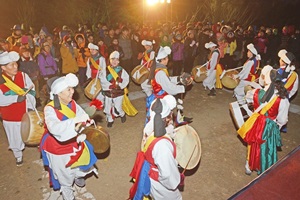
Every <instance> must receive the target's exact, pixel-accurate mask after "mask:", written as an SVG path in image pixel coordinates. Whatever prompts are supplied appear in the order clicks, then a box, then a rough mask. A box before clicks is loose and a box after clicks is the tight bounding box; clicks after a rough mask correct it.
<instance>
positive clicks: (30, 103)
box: [24, 73, 36, 110]
mask: <svg viewBox="0 0 300 200" xmlns="http://www.w3.org/2000/svg"><path fill="white" fill-rule="evenodd" d="M24 75H25V88H27V89H29V88H30V87H31V86H32V85H33V88H32V89H31V90H33V91H35V85H34V84H33V82H32V80H31V79H30V78H29V76H28V75H27V74H26V73H24ZM35 107H36V100H35V97H34V96H33V95H31V94H29V93H28V94H27V95H26V110H27V109H28V108H29V109H32V110H34V109H35Z"/></svg>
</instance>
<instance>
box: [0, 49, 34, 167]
mask: <svg viewBox="0 0 300 200" xmlns="http://www.w3.org/2000/svg"><path fill="white" fill-rule="evenodd" d="M19 58H20V56H19V54H18V53H17V52H14V51H11V52H3V53H2V54H0V66H1V70H0V108H1V112H2V119H3V126H4V130H5V133H6V136H7V139H8V143H9V148H10V149H11V150H12V152H13V154H14V157H15V158H16V165H17V166H21V165H22V164H23V152H22V151H23V150H24V148H25V145H24V143H23V141H22V137H21V120H22V117H23V115H24V114H25V113H26V112H27V110H28V109H34V108H35V104H36V101H35V97H34V96H35V91H34V88H32V89H31V90H30V91H28V93H27V94H26V91H27V90H28V89H29V88H30V87H31V86H34V85H33V82H32V81H31V79H30V78H29V76H28V75H27V74H26V73H23V72H20V71H18V64H17V61H18V60H19Z"/></svg>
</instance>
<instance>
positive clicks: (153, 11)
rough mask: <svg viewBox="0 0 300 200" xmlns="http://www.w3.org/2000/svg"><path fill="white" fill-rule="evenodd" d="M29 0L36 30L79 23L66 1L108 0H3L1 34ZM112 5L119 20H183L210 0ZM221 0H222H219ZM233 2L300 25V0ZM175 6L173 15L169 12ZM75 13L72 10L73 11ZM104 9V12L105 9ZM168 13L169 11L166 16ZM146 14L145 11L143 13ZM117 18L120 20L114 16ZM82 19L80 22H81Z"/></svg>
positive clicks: (265, 18) (136, 0) (268, 19)
mask: <svg viewBox="0 0 300 200" xmlns="http://www.w3.org/2000/svg"><path fill="white" fill-rule="evenodd" d="M25 1H29V2H30V5H34V7H33V8H31V11H29V13H30V12H31V13H34V14H35V22H34V24H33V25H32V26H33V27H36V29H38V30H39V29H40V27H41V26H42V25H43V24H45V25H46V26H47V27H49V28H50V29H51V28H53V27H55V26H62V25H64V24H67V25H70V26H76V23H74V22H71V21H70V19H72V14H73V16H76V12H78V10H80V9H78V8H74V9H72V8H70V7H69V5H68V4H67V3H66V2H72V3H75V4H76V5H77V6H79V8H80V4H87V2H89V3H90V4H91V3H98V5H99V2H100V3H101V2H102V3H103V2H105V0H64V1H60V0H52V1H49V0H21V1H20V0H0V13H1V14H0V15H1V17H0V24H1V28H0V37H4V36H7V34H10V28H11V27H13V25H14V24H20V23H22V22H21V21H20V20H19V19H18V16H19V14H18V12H17V9H16V8H17V7H18V6H19V5H20V2H25ZM107 1H108V2H110V3H112V4H111V7H110V9H111V12H112V13H113V14H111V15H110V19H111V20H119V19H124V18H123V17H121V15H122V13H123V14H124V13H125V14H126V11H127V12H129V13H130V14H129V15H132V16H128V14H126V15H127V16H128V18H130V17H131V18H132V19H140V21H142V19H143V16H144V18H145V17H147V16H148V17H151V18H152V19H155V20H161V21H163V20H166V19H167V20H171V17H172V19H173V21H175V20H176V21H183V20H184V19H185V18H186V17H188V18H190V17H191V16H192V14H193V13H194V12H195V10H196V8H197V6H201V5H202V4H203V3H204V2H205V1H208V0H172V6H170V5H169V6H168V7H166V5H160V6H159V7H152V8H151V7H146V6H145V7H144V9H143V3H142V2H143V1H142V0H122V1H121V0H107ZM218 1H222V0H218ZM223 1H224V0H223ZM231 2H237V3H240V2H247V3H249V2H251V3H253V4H256V5H257V4H259V5H261V6H260V8H261V9H263V10H258V13H261V16H260V18H259V20H257V23H262V24H268V25H271V24H274V23H280V25H284V24H286V23H289V24H296V26H299V25H300V23H299V21H300V17H298V16H299V11H300V10H299V9H300V0H251V1H241V0H240V1H237V0H232V1H231ZM171 9H172V15H171V14H170V12H171ZM71 10H73V12H71V13H70V11H71ZM103 12H105V11H103ZM166 12H168V13H169V14H168V15H166ZM143 13H144V14H143ZM114 17H115V18H117V19H114ZM78 22H79V21H78Z"/></svg>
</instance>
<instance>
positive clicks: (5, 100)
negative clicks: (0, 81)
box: [0, 90, 18, 106]
mask: <svg viewBox="0 0 300 200" xmlns="http://www.w3.org/2000/svg"><path fill="white" fill-rule="evenodd" d="M17 99H18V95H8V96H6V95H4V94H3V92H2V90H0V106H9V105H11V104H13V103H16V102H17Z"/></svg>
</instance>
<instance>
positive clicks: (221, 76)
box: [220, 66, 244, 79]
mask: <svg viewBox="0 0 300 200" xmlns="http://www.w3.org/2000/svg"><path fill="white" fill-rule="evenodd" d="M243 67H244V66H241V67H236V68H233V69H228V70H226V69H224V71H223V72H222V74H221V75H220V79H222V78H223V76H224V75H225V74H226V72H230V71H233V70H236V69H241V68H243Z"/></svg>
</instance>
